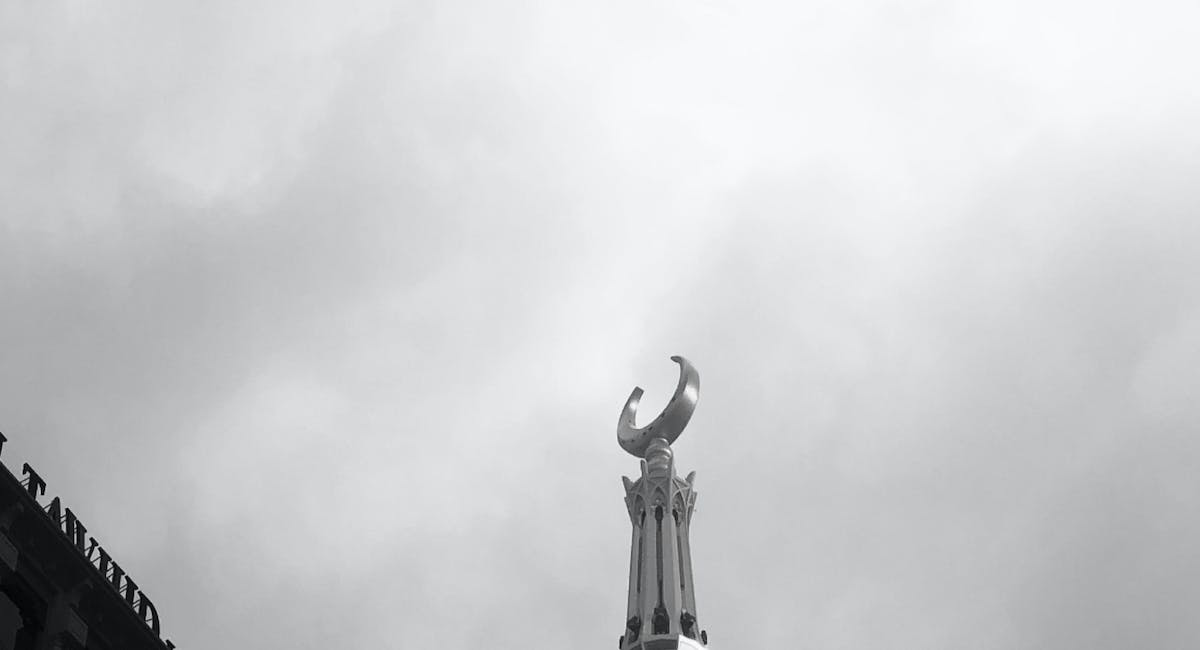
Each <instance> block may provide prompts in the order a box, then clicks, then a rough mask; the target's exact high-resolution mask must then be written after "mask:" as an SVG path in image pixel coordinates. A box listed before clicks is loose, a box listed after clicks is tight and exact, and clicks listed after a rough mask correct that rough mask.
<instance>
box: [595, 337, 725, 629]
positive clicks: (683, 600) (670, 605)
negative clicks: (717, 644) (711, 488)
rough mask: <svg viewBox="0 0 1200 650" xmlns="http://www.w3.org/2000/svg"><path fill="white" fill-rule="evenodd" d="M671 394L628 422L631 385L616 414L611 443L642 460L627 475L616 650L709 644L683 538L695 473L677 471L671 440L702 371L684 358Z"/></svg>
mask: <svg viewBox="0 0 1200 650" xmlns="http://www.w3.org/2000/svg"><path fill="white" fill-rule="evenodd" d="M671 360H672V361H674V362H676V363H678V364H679V385H678V387H676V389H675V396H674V397H672V398H671V401H670V402H669V403H668V404H667V407H666V408H665V409H664V410H663V412H662V414H661V415H659V416H658V417H657V418H655V419H654V421H653V422H651V423H650V424H648V425H646V426H645V427H642V428H641V429H636V428H634V417H635V416H636V415H637V407H638V402H639V401H641V398H642V389H641V388H634V389H633V393H632V394H631V395H630V396H629V400H628V401H626V402H625V409H624V411H622V412H621V419H620V420H619V421H618V422H617V442H618V443H619V444H620V445H621V448H622V449H624V450H625V451H627V452H629V453H631V454H633V455H634V456H637V457H638V458H641V459H642V463H641V465H642V476H641V478H639V479H638V480H636V481H631V480H629V478H627V477H622V479H623V480H624V481H625V505H626V506H627V507H628V509H629V520H630V523H632V524H633V536H632V538H631V540H630V552H629V599H628V605H627V613H626V619H625V632H624V634H622V635H621V640H620V650H673V649H676V648H681V649H683V648H686V649H698V648H704V647H705V646H707V645H708V633H707V632H705V631H703V630H701V629H700V623H699V621H698V620H697V618H696V617H697V614H696V593H695V588H694V586H693V584H692V553H691V545H690V543H689V541H688V533H689V532H690V530H691V522H692V510H693V508H694V506H695V504H696V491H695V489H694V485H695V479H696V473H695V472H692V473H690V474H688V476H687V478H686V479H681V478H679V477H678V476H677V475H676V474H675V455H674V453H673V452H672V450H671V443H673V442H675V440H676V439H677V438H678V437H679V434H681V433H683V429H684V427H686V426H687V423H688V420H690V419H691V417H692V412H693V411H695V410H696V402H697V401H698V400H699V398H700V375H699V373H697V372H696V369H695V368H694V367H692V364H691V363H689V362H688V360H687V359H684V358H683V357H678V356H676V357H671Z"/></svg>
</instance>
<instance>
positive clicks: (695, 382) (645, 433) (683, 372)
mask: <svg viewBox="0 0 1200 650" xmlns="http://www.w3.org/2000/svg"><path fill="white" fill-rule="evenodd" d="M671 361H674V362H675V363H678V364H679V385H678V386H676V387H675V395H674V396H673V397H671V401H670V402H668V403H667V406H666V408H664V409H663V412H662V413H661V414H659V416H658V417H656V418H654V421H653V422H651V423H650V424H647V425H646V426H644V427H642V428H640V429H636V428H634V424H633V421H634V418H635V417H637V407H638V402H640V401H641V400H642V389H641V387H637V388H634V389H633V392H632V393H631V394H630V395H629V399H628V400H626V401H625V408H624V409H623V410H622V411H621V417H620V418H619V419H618V420H617V443H618V444H620V445H621V449H624V450H625V451H627V452H629V453H631V454H633V455H634V456H637V457H638V458H643V457H644V456H645V454H646V449H647V448H648V447H649V446H650V441H651V440H653V439H655V438H664V439H666V441H667V443H668V444H670V443H672V442H675V440H676V439H677V438H678V437H679V434H681V433H683V429H684V427H686V426H687V423H688V420H691V419H692V413H693V412H695V410H696V403H697V402H698V401H699V400H700V373H698V372H696V368H695V367H694V366H693V365H692V364H691V362H690V361H688V360H687V359H684V358H683V357H681V356H674V357H671Z"/></svg>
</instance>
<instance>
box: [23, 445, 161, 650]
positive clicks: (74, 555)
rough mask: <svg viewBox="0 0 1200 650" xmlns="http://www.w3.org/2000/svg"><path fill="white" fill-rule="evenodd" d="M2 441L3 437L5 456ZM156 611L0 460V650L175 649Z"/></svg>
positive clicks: (26, 474)
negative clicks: (162, 632) (165, 635)
mask: <svg viewBox="0 0 1200 650" xmlns="http://www.w3.org/2000/svg"><path fill="white" fill-rule="evenodd" d="M4 442H5V438H4V436H3V434H0V453H2V452H3V445H4ZM160 627H161V626H160V621H159V616H158V610H157V608H156V607H155V606H154V603H153V602H152V601H151V600H150V598H149V597H147V596H146V594H145V593H144V592H143V591H142V590H141V588H140V587H138V585H137V583H136V582H134V581H133V579H132V578H131V577H130V576H129V575H127V574H126V573H125V570H124V569H122V568H121V566H120V564H118V563H117V561H116V560H115V559H114V558H113V556H112V555H110V554H109V552H108V550H107V549H105V548H104V547H102V546H101V545H100V543H99V542H97V541H96V538H95V537H94V536H90V535H88V529H87V526H85V525H84V524H83V522H82V521H80V518H79V516H78V515H77V514H76V513H75V512H73V511H72V510H71V509H70V508H69V507H65V506H64V505H63V503H62V500H61V499H59V498H58V497H54V498H53V499H50V500H48V501H47V500H46V482H45V481H44V480H43V479H42V477H41V476H39V475H38V473H37V471H36V470H34V469H33V468H32V467H30V466H29V464H28V463H25V464H23V466H22V468H21V474H20V477H19V478H18V476H17V475H15V474H13V472H12V471H10V470H9V468H8V467H7V466H6V465H5V464H4V463H3V462H2V461H0V650H170V649H172V648H174V647H175V646H174V644H172V643H171V642H170V641H167V640H165V639H163V638H162V636H161V629H160Z"/></svg>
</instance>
